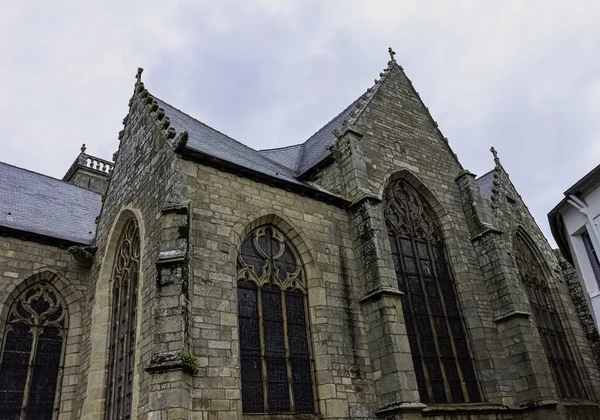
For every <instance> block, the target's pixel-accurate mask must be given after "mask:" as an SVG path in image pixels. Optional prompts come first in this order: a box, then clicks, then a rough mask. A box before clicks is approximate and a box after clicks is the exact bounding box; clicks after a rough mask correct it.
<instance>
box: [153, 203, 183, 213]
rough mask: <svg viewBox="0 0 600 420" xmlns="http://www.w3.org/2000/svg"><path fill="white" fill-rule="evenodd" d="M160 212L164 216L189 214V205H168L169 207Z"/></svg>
mask: <svg viewBox="0 0 600 420" xmlns="http://www.w3.org/2000/svg"><path fill="white" fill-rule="evenodd" d="M160 212H161V213H162V214H170V213H175V214H187V212H188V205H187V203H180V204H168V205H166V206H164V207H163V208H162V209H160Z"/></svg>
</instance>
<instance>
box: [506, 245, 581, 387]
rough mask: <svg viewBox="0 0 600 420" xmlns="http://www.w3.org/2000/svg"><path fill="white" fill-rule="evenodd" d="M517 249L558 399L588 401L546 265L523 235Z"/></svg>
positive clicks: (517, 255)
mask: <svg viewBox="0 0 600 420" xmlns="http://www.w3.org/2000/svg"><path fill="white" fill-rule="evenodd" d="M513 246H514V253H515V260H516V262H517V268H518V270H519V274H520V276H521V281H522V282H523V285H524V286H525V290H526V292H527V298H528V300H529V305H530V306H531V310H532V312H533V319H534V321H535V323H536V325H537V329H538V332H539V334H540V338H541V340H542V345H543V347H544V352H545V353H546V358H547V359H548V363H549V365H550V371H551V372H552V377H553V378H554V383H555V384H556V388H557V391H558V395H559V397H561V398H586V393H585V391H584V389H583V385H582V382H581V377H580V375H579V372H578V370H577V365H576V364H575V360H574V358H573V354H572V353H571V350H570V348H569V345H568V341H567V337H566V334H565V331H564V329H563V327H562V323H561V321H560V316H559V314H558V313H557V311H556V306H555V304H554V301H553V300H552V296H551V292H550V288H549V287H548V281H547V280H546V276H545V274H544V270H543V268H542V265H541V264H540V262H539V260H538V258H537V257H536V256H535V254H534V252H533V249H532V248H531V247H530V246H529V245H528V244H527V243H526V242H525V240H524V239H523V238H522V237H521V236H520V235H516V236H515V238H514V242H513Z"/></svg>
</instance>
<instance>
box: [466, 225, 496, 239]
mask: <svg viewBox="0 0 600 420" xmlns="http://www.w3.org/2000/svg"><path fill="white" fill-rule="evenodd" d="M490 233H495V234H496V235H502V234H503V233H504V232H502V231H501V230H499V229H496V228H495V227H493V226H490V225H487V226H486V227H485V229H484V230H483V231H482V232H480V233H478V234H477V235H475V236H473V237H472V238H471V242H475V241H476V240H478V239H480V238H483V237H484V236H487V235H489V234H490Z"/></svg>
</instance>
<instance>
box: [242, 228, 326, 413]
mask: <svg viewBox="0 0 600 420" xmlns="http://www.w3.org/2000/svg"><path fill="white" fill-rule="evenodd" d="M237 269H238V319H239V334H240V359H241V374H242V409H243V412H244V413H302V412H305V413H311V412H314V410H315V399H314V390H313V379H312V359H311V353H310V350H309V342H308V331H307V328H308V323H307V319H306V298H305V293H306V284H305V275H304V270H303V268H302V265H301V264H300V262H299V260H298V257H297V255H296V251H295V249H294V248H293V247H292V245H291V244H290V243H289V241H288V240H287V239H286V238H285V236H284V235H283V234H282V233H281V232H280V231H278V230H277V229H276V228H275V227H273V226H261V227H259V228H257V229H255V230H254V231H252V232H251V233H250V234H249V235H248V236H247V237H246V239H245V240H244V242H243V243H242V246H241V249H240V251H239V254H238V262H237Z"/></svg>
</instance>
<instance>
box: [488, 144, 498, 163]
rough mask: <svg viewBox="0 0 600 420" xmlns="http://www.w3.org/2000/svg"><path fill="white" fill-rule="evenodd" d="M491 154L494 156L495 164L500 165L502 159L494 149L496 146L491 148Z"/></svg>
mask: <svg viewBox="0 0 600 420" xmlns="http://www.w3.org/2000/svg"><path fill="white" fill-rule="evenodd" d="M490 152H492V154H493V155H494V162H495V163H496V165H500V158H499V157H498V152H497V151H496V149H494V146H492V147H491V148H490Z"/></svg>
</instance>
